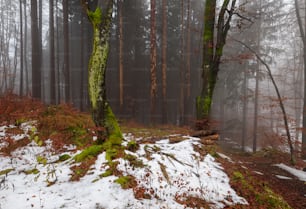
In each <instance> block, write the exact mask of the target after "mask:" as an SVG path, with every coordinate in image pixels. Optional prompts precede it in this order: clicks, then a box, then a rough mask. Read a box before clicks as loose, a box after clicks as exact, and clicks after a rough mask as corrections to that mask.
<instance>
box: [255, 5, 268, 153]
mask: <svg viewBox="0 0 306 209" xmlns="http://www.w3.org/2000/svg"><path fill="white" fill-rule="evenodd" d="M259 9H260V11H259V15H260V17H259V23H258V25H259V28H260V27H261V12H262V11H261V0H260V1H259ZM257 33H258V34H257V38H258V39H257V53H258V54H260V42H261V40H260V30H258V31H257ZM259 73H260V63H259V62H257V65H256V77H255V98H254V124H253V125H254V127H253V152H256V151H257V126H258V94H259ZM271 120H272V118H271Z"/></svg>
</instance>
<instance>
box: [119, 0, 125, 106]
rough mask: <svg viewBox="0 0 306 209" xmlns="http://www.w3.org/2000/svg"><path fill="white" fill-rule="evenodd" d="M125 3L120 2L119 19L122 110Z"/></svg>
mask: <svg viewBox="0 0 306 209" xmlns="http://www.w3.org/2000/svg"><path fill="white" fill-rule="evenodd" d="M122 7H123V2H122V1H121V0H119V1H118V11H119V12H118V16H119V17H118V19H119V23H118V24H119V100H120V109H122V106H123V93H124V91H123V14H122V10H123V8H122Z"/></svg>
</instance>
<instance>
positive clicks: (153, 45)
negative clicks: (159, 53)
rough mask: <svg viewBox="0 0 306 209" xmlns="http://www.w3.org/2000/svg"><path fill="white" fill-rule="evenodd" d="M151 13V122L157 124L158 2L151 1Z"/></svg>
mask: <svg viewBox="0 0 306 209" xmlns="http://www.w3.org/2000/svg"><path fill="white" fill-rule="evenodd" d="M150 3H151V13H150V15H151V16H150V18H151V20H150V22H151V25H150V63H151V64H150V73H151V89H150V96H151V122H155V119H154V116H155V111H156V97H157V77H156V0H151V1H150Z"/></svg>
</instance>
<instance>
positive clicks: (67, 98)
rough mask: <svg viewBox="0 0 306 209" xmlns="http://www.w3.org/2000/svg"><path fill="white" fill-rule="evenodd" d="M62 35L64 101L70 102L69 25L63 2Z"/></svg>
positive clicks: (64, 0)
mask: <svg viewBox="0 0 306 209" xmlns="http://www.w3.org/2000/svg"><path fill="white" fill-rule="evenodd" d="M62 4H63V33H64V77H65V101H66V102H67V103H68V102H70V63H69V62H70V60H69V59H70V58H69V57H70V56H69V25H68V24H69V23H68V1H67V0H63V3H62Z"/></svg>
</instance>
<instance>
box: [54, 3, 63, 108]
mask: <svg viewBox="0 0 306 209" xmlns="http://www.w3.org/2000/svg"><path fill="white" fill-rule="evenodd" d="M55 5H56V6H55V8H56V25H57V26H58V27H56V91H57V102H58V103H61V99H62V98H61V70H60V32H59V24H60V21H59V8H58V0H56V1H55Z"/></svg>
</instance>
